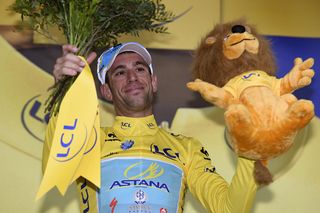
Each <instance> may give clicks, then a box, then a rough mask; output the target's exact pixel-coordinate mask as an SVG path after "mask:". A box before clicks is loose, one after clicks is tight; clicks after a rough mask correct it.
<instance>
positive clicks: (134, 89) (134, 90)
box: [124, 85, 144, 94]
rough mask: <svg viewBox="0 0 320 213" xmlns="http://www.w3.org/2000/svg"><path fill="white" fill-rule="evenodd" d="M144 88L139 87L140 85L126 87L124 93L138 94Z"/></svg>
mask: <svg viewBox="0 0 320 213" xmlns="http://www.w3.org/2000/svg"><path fill="white" fill-rule="evenodd" d="M143 89H144V87H143V86H140V85H131V86H128V87H127V88H126V89H125V90H124V92H125V93H130V94H136V93H139V92H140V91H143Z"/></svg>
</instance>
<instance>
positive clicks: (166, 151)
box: [150, 144, 180, 160]
mask: <svg viewBox="0 0 320 213" xmlns="http://www.w3.org/2000/svg"><path fill="white" fill-rule="evenodd" d="M150 151H151V152H152V153H154V154H160V155H163V156H165V157H167V158H170V159H173V160H176V159H179V160H180V158H179V157H180V155H179V153H178V152H175V151H173V150H172V149H171V148H160V147H159V146H158V145H156V144H151V145H150Z"/></svg>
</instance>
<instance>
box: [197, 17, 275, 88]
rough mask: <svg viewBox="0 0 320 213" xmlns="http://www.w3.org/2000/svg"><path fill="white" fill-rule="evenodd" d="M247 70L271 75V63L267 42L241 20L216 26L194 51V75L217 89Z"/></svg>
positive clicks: (273, 70) (272, 62)
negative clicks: (260, 71) (261, 71)
mask: <svg viewBox="0 0 320 213" xmlns="http://www.w3.org/2000/svg"><path fill="white" fill-rule="evenodd" d="M250 70H263V71H265V72H267V73H268V74H271V75H273V74H274V72H275V63H274V60H273V55H272V53H271V50H270V47H269V44H268V41H267V40H266V39H265V38H264V37H262V36H261V35H259V34H258V33H257V32H256V30H255V29H254V27H252V26H249V25H247V24H246V23H245V22H244V21H236V22H229V23H225V24H219V25H216V26H215V28H214V29H213V30H212V31H211V32H210V33H208V35H207V36H206V37H205V38H204V39H202V42H201V44H200V45H199V47H198V49H197V50H196V54H195V60H194V67H193V73H194V76H195V77H196V78H200V79H202V80H204V81H207V82H210V83H213V84H215V85H217V86H223V85H224V84H225V83H226V82H227V81H228V80H230V79H231V78H233V77H234V76H236V75H239V74H241V73H243V72H246V71H250Z"/></svg>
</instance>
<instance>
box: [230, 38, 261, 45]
mask: <svg viewBox="0 0 320 213" xmlns="http://www.w3.org/2000/svg"><path fill="white" fill-rule="evenodd" d="M254 40H256V39H255V38H244V39H242V40H240V41H238V42H235V43H233V44H231V45H230V46H234V45H237V44H240V43H241V42H243V41H254Z"/></svg>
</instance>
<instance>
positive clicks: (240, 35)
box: [207, 25, 259, 60]
mask: <svg viewBox="0 0 320 213" xmlns="http://www.w3.org/2000/svg"><path fill="white" fill-rule="evenodd" d="M231 32H232V33H230V34H228V35H226V36H225V37H224V39H223V54H224V55H225V57H226V58H228V59H230V60H232V59H236V58H239V57H240V56H241V55H242V54H243V53H244V51H248V52H250V53H252V54H257V53H258V51H259V40H258V39H257V38H256V37H255V36H254V35H252V34H251V33H250V32H248V30H246V28H245V27H244V26H242V25H235V26H233V27H232V28H231ZM207 39H209V38H207ZM209 40H210V39H209Z"/></svg>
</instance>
